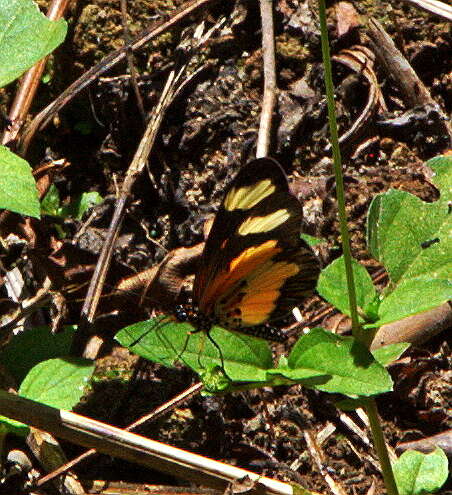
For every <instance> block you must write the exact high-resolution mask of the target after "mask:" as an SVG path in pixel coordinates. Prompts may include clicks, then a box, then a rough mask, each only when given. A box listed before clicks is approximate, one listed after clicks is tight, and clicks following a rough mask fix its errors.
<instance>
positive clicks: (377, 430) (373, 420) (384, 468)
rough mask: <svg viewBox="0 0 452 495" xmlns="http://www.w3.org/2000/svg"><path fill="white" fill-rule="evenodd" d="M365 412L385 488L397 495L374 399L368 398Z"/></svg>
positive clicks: (391, 494)
mask: <svg viewBox="0 0 452 495" xmlns="http://www.w3.org/2000/svg"><path fill="white" fill-rule="evenodd" d="M366 413H367V416H368V417H369V422H370V429H371V431H372V438H373V440H374V445H375V450H376V451H377V455H378V458H379V460H380V465H381V472H382V473H383V479H384V482H385V486H386V490H387V492H388V495H398V490H397V485H396V482H395V479H394V473H393V472H392V467H391V461H390V460H389V453H388V449H387V447H386V443H385V439H384V436H383V430H382V429H381V424H380V419H379V417H378V410H377V404H376V402H375V399H369V400H368V401H367V405H366Z"/></svg>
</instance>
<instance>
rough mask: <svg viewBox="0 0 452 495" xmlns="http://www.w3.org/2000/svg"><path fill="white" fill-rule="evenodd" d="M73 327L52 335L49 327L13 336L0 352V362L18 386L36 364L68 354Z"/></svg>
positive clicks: (33, 329)
mask: <svg viewBox="0 0 452 495" xmlns="http://www.w3.org/2000/svg"><path fill="white" fill-rule="evenodd" d="M74 332H75V327H69V326H68V327H65V328H64V330H63V331H62V332H59V333H57V334H52V332H51V331H50V328H49V327H36V328H32V329H31V330H27V331H25V332H21V333H19V334H18V335H15V336H14V337H13V338H12V339H11V341H10V342H9V343H8V345H7V346H6V347H4V349H3V350H2V351H1V352H0V362H1V363H2V366H4V367H5V368H6V369H7V370H8V372H9V373H10V374H11V375H12V376H13V377H14V378H15V380H16V382H17V384H20V383H21V381H22V380H23V379H24V377H25V375H26V374H27V373H28V372H29V371H30V370H31V368H33V366H35V365H36V364H38V363H40V362H41V361H44V360H46V359H50V358H55V357H61V356H66V355H68V354H69V351H70V348H71V343H72V338H73V336H74Z"/></svg>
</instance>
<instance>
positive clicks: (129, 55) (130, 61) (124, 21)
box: [120, 0, 146, 124]
mask: <svg viewBox="0 0 452 495" xmlns="http://www.w3.org/2000/svg"><path fill="white" fill-rule="evenodd" d="M120 4H121V16H122V29H123V30H124V41H125V45H126V47H127V52H126V58H127V66H128V67H129V72H130V82H131V83H132V88H133V90H134V92H135V98H136V99H137V105H138V110H139V111H140V115H141V119H142V120H143V124H146V113H145V111H144V105H143V99H142V98H141V93H140V89H139V88H138V81H137V76H138V74H137V70H136V69H135V64H134V63H133V51H132V48H131V44H132V41H131V39H130V31H129V25H128V23H127V0H121V2H120Z"/></svg>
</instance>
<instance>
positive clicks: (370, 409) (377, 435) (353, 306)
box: [318, 0, 398, 495]
mask: <svg viewBox="0 0 452 495" xmlns="http://www.w3.org/2000/svg"><path fill="white" fill-rule="evenodd" d="M318 1H319V16H320V30H321V35H322V56H323V67H324V70H325V87H326V97H327V103H328V120H329V125H330V134H331V146H332V150H333V162H334V175H335V177H336V193H337V204H338V211H339V225H340V231H341V238H342V250H343V253H344V264H345V272H346V276H347V288H348V298H349V304H350V316H351V319H352V330H353V336H354V337H355V338H356V339H358V340H360V341H362V342H363V343H365V334H364V332H363V329H362V328H361V325H360V323H359V319H358V307H357V303H356V291H355V283H354V280H353V271H352V255H351V249H350V236H349V233H348V228H347V213H346V211H345V194H344V181H343V177H342V164H341V152H340V149H339V139H338V133H337V123H336V113H335V105H334V87H333V77H332V70H331V58H330V46H329V42H328V30H327V26H326V8H325V0H318ZM366 410H367V414H368V416H369V421H370V428H371V431H372V437H373V440H374V444H375V449H376V451H377V455H378V457H379V459H380V464H381V470H382V473H383V479H384V482H385V486H386V490H387V493H388V495H398V492H397V486H396V483H395V479H394V474H393V472H392V467H391V462H390V461H389V454H388V449H387V447H386V443H385V440H384V437H383V431H382V429H381V425H380V421H379V418H378V412H377V406H376V404H375V400H374V399H369V400H368V401H367V406H366Z"/></svg>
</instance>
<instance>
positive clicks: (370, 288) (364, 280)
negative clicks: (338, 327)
mask: <svg viewBox="0 0 452 495" xmlns="http://www.w3.org/2000/svg"><path fill="white" fill-rule="evenodd" d="M352 268H353V278H354V281H355V288H356V300H357V301H356V302H357V304H358V307H359V308H361V309H362V310H363V312H364V313H366V314H367V311H366V310H367V309H368V308H372V307H373V305H374V302H375V300H376V298H377V293H376V291H375V287H374V284H373V282H372V278H371V277H370V275H369V273H368V272H367V270H366V268H365V267H364V266H362V265H360V264H359V263H358V262H357V261H355V260H352ZM317 292H318V293H319V294H320V295H321V296H322V297H323V298H324V299H326V300H327V301H328V302H330V303H331V304H333V306H335V307H336V308H338V309H339V310H340V311H341V312H342V313H344V314H346V315H350V306H349V300H348V293H347V279H346V275H345V264H344V257H343V256H341V257H340V258H338V259H336V260H334V261H333V262H332V263H330V264H329V265H328V266H327V267H326V268H324V269H323V270H322V272H321V274H320V277H319V281H318V283H317ZM372 312H373V311H372ZM371 316H374V315H369V317H371Z"/></svg>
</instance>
